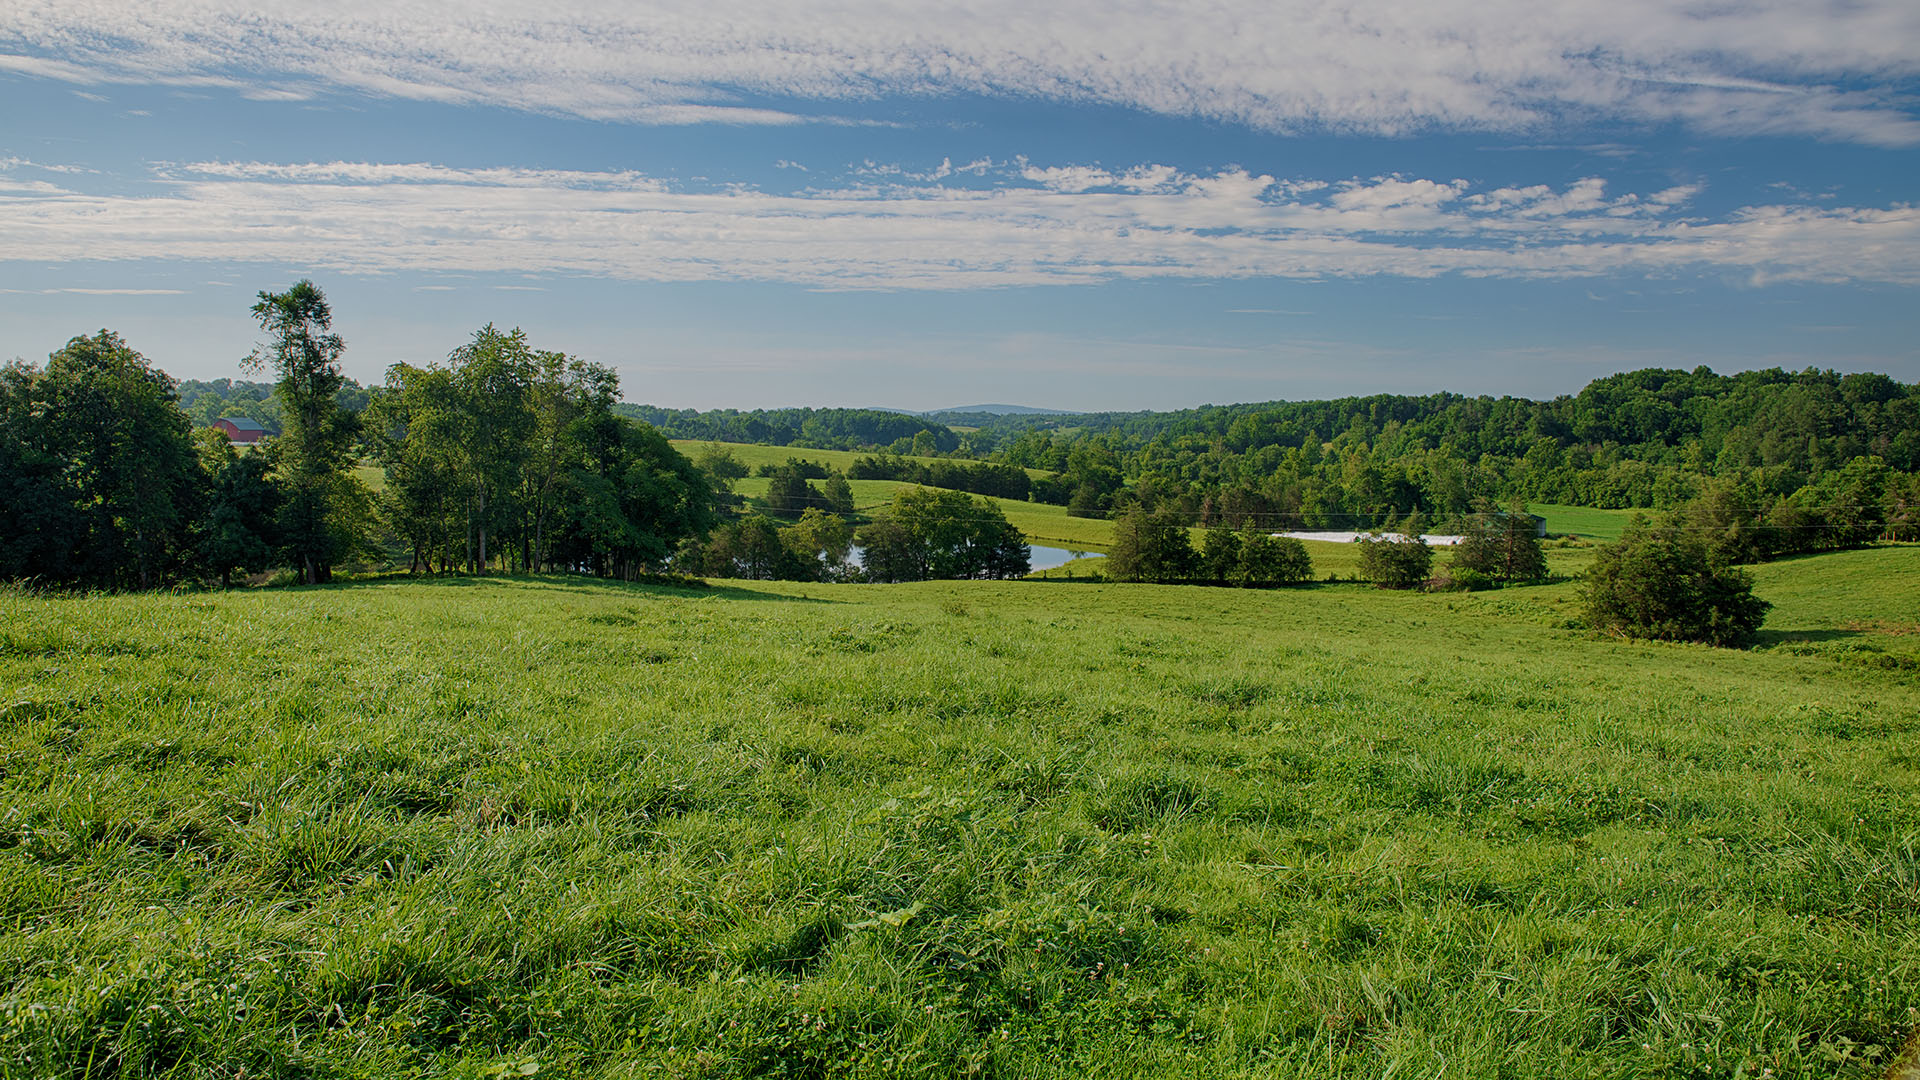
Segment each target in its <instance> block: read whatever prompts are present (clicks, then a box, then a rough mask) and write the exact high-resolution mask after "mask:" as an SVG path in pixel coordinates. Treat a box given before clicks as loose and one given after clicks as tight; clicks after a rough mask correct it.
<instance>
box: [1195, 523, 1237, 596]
mask: <svg viewBox="0 0 1920 1080" xmlns="http://www.w3.org/2000/svg"><path fill="white" fill-rule="evenodd" d="M1245 557H1246V545H1245V543H1244V541H1243V540H1242V538H1241V536H1240V534H1239V533H1237V532H1234V531H1233V530H1232V529H1229V528H1227V527H1225V526H1224V525H1216V526H1214V527H1213V528H1211V529H1208V530H1207V531H1206V535H1205V538H1204V539H1203V540H1202V541H1201V544H1200V576H1201V577H1202V578H1205V579H1206V580H1207V581H1210V582H1212V583H1213V584H1215V585H1225V584H1227V583H1228V582H1229V581H1234V582H1236V583H1239V582H1242V581H1245V580H1246V576H1245V574H1244V573H1243V571H1244V569H1245V567H1244V565H1243V563H1244V560H1245Z"/></svg>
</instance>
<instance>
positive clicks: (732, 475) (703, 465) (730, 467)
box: [693, 442, 747, 491]
mask: <svg viewBox="0 0 1920 1080" xmlns="http://www.w3.org/2000/svg"><path fill="white" fill-rule="evenodd" d="M693 463H694V464H695V465H696V466H698V467H699V469H700V471H701V472H703V473H706V474H707V479H708V481H710V482H711V483H712V484H713V489H714V490H715V491H729V490H731V489H732V485H733V482H734V481H735V480H738V479H741V478H742V477H744V476H746V475H747V465H746V462H743V461H741V460H740V458H739V457H738V456H737V455H735V454H734V452H733V447H731V446H722V445H721V444H719V443H717V442H709V443H707V445H705V446H703V447H701V448H700V453H698V454H697V455H695V456H694V459H693Z"/></svg>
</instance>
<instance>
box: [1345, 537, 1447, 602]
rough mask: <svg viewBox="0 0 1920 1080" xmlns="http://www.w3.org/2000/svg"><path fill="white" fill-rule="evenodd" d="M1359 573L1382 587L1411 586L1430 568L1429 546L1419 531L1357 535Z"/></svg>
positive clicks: (1421, 579)
mask: <svg viewBox="0 0 1920 1080" xmlns="http://www.w3.org/2000/svg"><path fill="white" fill-rule="evenodd" d="M1358 543H1359V544H1360V576H1361V577H1364V578H1366V579H1367V580H1368V581H1371V582H1373V583H1374V584H1375V585H1378V586H1380V587H1381V588H1383V589H1413V588H1418V587H1419V586H1421V585H1423V584H1425V583H1426V580H1427V575H1428V574H1430V573H1431V572H1432V570H1433V549H1432V548H1431V547H1428V546H1427V542H1426V541H1425V540H1423V539H1421V538H1420V534H1419V533H1403V534H1400V535H1380V536H1373V537H1361V538H1360V540H1359V541H1358Z"/></svg>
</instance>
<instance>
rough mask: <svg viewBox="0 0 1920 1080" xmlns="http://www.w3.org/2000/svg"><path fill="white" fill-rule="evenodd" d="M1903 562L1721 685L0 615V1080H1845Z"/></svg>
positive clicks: (1824, 579)
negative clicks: (41, 1079) (122, 1079)
mask: <svg viewBox="0 0 1920 1080" xmlns="http://www.w3.org/2000/svg"><path fill="white" fill-rule="evenodd" d="M1917 555H1920V548H1915V547H1913V546H1906V547H1900V548H1883V549H1878V550H1873V551H1866V552H1855V553H1848V554H1844V555H1836V556H1825V557H1821V558H1814V559H1802V560H1794V561H1790V562H1783V563H1779V564H1774V565H1771V566H1766V567H1761V568H1759V569H1758V576H1759V578H1760V581H1761V588H1760V592H1761V593H1762V595H1764V596H1768V597H1770V598H1772V599H1774V600H1775V601H1776V603H1777V604H1778V607H1777V608H1776V610H1775V611H1774V613H1773V615H1772V617H1771V618H1770V619H1769V622H1768V635H1767V637H1766V639H1765V641H1764V642H1763V646H1762V647H1760V648H1756V649H1752V650H1746V651H1734V650H1716V649H1708V648H1703V647H1692V646H1668V645H1644V644H1629V643H1622V642H1617V641H1612V640H1606V639H1599V638H1595V637H1593V636H1590V635H1588V634H1587V633H1585V632H1583V631H1580V630H1578V629H1575V628H1572V627H1571V626H1570V625H1569V619H1570V616H1571V615H1572V613H1573V611H1574V606H1575V601H1574V594H1573V586H1571V585H1558V586H1547V587H1539V588H1531V589H1508V590H1501V591H1497V592H1491V593H1478V594H1456V595H1416V594H1391V593H1384V592H1377V591H1373V590H1369V589H1364V588H1361V587H1358V586H1332V587H1327V586H1322V587H1318V588H1310V589H1304V590H1285V591H1276V592H1254V591H1246V590H1231V589H1204V588H1192V587H1185V588H1182V587H1154V586H1113V585H1088V584H1067V583H1050V582H1006V583H986V582H973V583H967V582H960V583H928V584H920V585H906V586H830V585H809V584H791V583H730V584H729V583H723V584H722V585H721V586H719V587H716V588H713V589H710V590H677V589H667V588H652V587H633V586H620V585H609V584H602V583H598V582H591V581H583V580H577V579H567V578H543V579H532V580H489V581H474V580H464V579H452V580H437V581H424V582H412V581H397V580H396V581H381V582H368V583H360V584H347V585H339V586H331V587H323V588H312V589H283V590H261V591H240V592H231V593H224V594H197V595H181V596H164V595H141V596H123V597H104V596H93V597H55V598H41V597H34V596H29V595H25V594H21V593H17V592H9V593H0V686H4V688H5V693H4V695H3V696H0V1072H4V1073H5V1074H6V1075H10V1076H56V1075H57V1076H89V1075H92V1076H164V1075H180V1076H209V1077H212V1076H220V1077H237V1076H241V1075H246V1076H346V1075H352V1076H394V1075H421V1076H425V1075H451V1076H463V1077H495V1076H519V1075H535V1074H537V1075H540V1076H654V1075H663V1076H764V1075H784V1076H822V1077H825V1076H843V1075H844V1076H856V1075H858V1076H868V1075H903V1076H904V1075H912V1076H924V1075H964V1074H974V1075H993V1076H1035V1077H1039V1076H1087V1075H1099V1076H1104V1075H1126V1076H1135V1075H1139V1076H1161V1075H1165V1076H1194V1077H1218V1076H1271V1077H1308V1076H1311V1077H1382V1076H1408V1077H1411V1076H1423V1077H1424V1076H1447V1077H1488V1076H1500V1077H1554V1078H1560V1077H1569V1076H1605V1077H1644V1076H1688V1077H1693V1076H1699V1077H1707V1076H1739V1077H1764V1076H1768V1075H1771V1076H1775V1077H1788V1076H1820V1077H1828V1076H1840V1077H1874V1076H1878V1075H1880V1074H1881V1072H1883V1071H1884V1069H1885V1067H1886V1062H1887V1060H1888V1057H1889V1055H1890V1053H1891V1052H1892V1050H1893V1049H1894V1048H1895V1047H1896V1046H1897V1045H1898V1043H1899V1042H1900V1041H1901V1040H1903V1039H1905V1038H1906V1037H1907V1035H1908V1033H1909V1032H1910V1031H1911V1030H1912V1029H1913V1028H1914V1027H1915V1026H1916V1025H1917V1024H1920V966H1917V961H1920V797H1917V796H1916V791H1920V787H1917V786H1916V785H1917V782H1920V751H1916V749H1915V748H1916V745H1920V741H1917V740H1916V732H1920V676H1917V675H1916V670H1917V669H1920V634H1916V633H1915V630H1916V629H1917V628H1916V625H1915V623H1914V619H1915V617H1916V616H1915V612H1914V607H1913V599H1912V598H1913V597H1914V595H1916V589H1915V588H1914V587H1913V586H1914V585H1915V584H1916V582H1915V574H1916V573H1917V572H1920V571H1917V570H1916V566H1917V565H1920V558H1916V556H1917ZM243 1070H244V1072H243Z"/></svg>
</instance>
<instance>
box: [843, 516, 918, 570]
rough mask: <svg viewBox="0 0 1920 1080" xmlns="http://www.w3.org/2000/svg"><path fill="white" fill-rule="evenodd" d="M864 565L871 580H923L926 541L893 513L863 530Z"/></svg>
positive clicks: (861, 533) (861, 529)
mask: <svg viewBox="0 0 1920 1080" xmlns="http://www.w3.org/2000/svg"><path fill="white" fill-rule="evenodd" d="M858 539H859V543H860V548H861V566H862V568H863V569H864V571H865V574H866V578H867V580H868V581H874V582H881V583H890V582H895V581H924V580H926V576H927V556H926V546H927V545H926V542H925V541H924V540H923V539H922V538H921V537H919V536H917V535H915V533H914V532H913V530H912V529H910V528H908V527H907V526H906V525H905V524H903V523H902V522H900V521H898V520H896V519H895V518H894V517H893V516H892V515H890V514H884V513H883V514H881V515H880V516H879V517H877V518H875V519H874V520H873V521H872V522H870V523H868V524H867V525H864V526H862V527H861V528H860V531H859V533H858Z"/></svg>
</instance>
